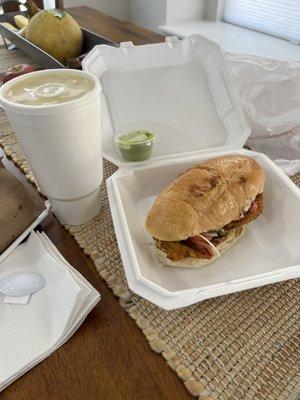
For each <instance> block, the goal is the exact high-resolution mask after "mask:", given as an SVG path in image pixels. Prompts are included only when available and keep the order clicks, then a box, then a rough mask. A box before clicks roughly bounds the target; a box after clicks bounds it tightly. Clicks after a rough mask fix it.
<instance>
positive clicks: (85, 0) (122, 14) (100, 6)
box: [64, 0, 129, 20]
mask: <svg viewBox="0 0 300 400" xmlns="http://www.w3.org/2000/svg"><path fill="white" fill-rule="evenodd" d="M76 6H87V7H91V8H95V9H96V10H100V11H103V12H105V13H107V14H110V15H112V16H113V17H116V18H120V19H125V20H129V0H64V7H65V8H67V7H76Z"/></svg>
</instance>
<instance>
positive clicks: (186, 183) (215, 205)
mask: <svg viewBox="0 0 300 400" xmlns="http://www.w3.org/2000/svg"><path fill="white" fill-rule="evenodd" d="M264 182H265V174H264V171H263V169H262V168H261V167H260V165H259V164H258V163H257V162H256V161H255V160H254V159H252V158H250V157H246V156H240V155H226V156H222V157H217V158H211V159H208V160H206V161H204V162H202V163H199V164H197V165H195V166H193V167H192V168H190V169H189V170H187V171H186V172H184V173H183V174H182V175H180V176H178V177H177V178H176V179H175V180H174V181H173V182H171V183H170V184H169V185H168V186H167V187H166V188H165V189H164V190H163V192H162V193H161V194H160V195H159V196H158V198H157V199H156V201H155V202H154V204H153V206H152V208H151V210H150V212H149V214H148V216H147V219H146V229H147V230H148V232H149V233H150V234H151V235H152V237H153V238H155V239H156V240H155V244H156V247H158V249H157V250H158V254H159V257H160V259H162V260H163V262H164V264H167V265H177V266H194V267H195V266H200V265H206V264H208V263H210V262H213V261H214V260H215V259H216V258H218V257H219V256H220V255H221V254H222V253H223V252H224V251H226V250H227V249H228V248H230V247H231V246H232V245H233V244H234V243H235V242H236V241H237V240H238V239H239V237H240V236H241V235H242V233H243V232H244V228H245V225H246V223H248V222H249V221H250V220H252V219H254V218H252V217H251V218H249V215H248V214H249V211H248V210H249V209H250V208H252V205H253V204H254V202H255V201H256V199H258V198H259V195H261V194H262V193H263V188H264ZM259 206H261V207H260V209H259V212H261V208H262V198H261V202H260V203H259ZM256 208H257V207H256ZM250 211H251V209H250ZM245 213H246V216H247V215H248V218H246V219H245V220H246V222H245V223H242V222H243V218H244V216H245ZM258 215H259V214H258ZM258 215H257V216H258ZM257 216H255V218H256V217H257ZM239 220H241V222H239V223H238V224H236V223H234V224H232V222H233V221H239ZM230 224H231V225H232V228H230V229H229V228H228V229H226V235H225V236H226V237H224V238H223V239H222V241H221V243H217V244H216V245H215V247H216V248H217V249H218V251H219V254H215V252H214V254H213V257H210V258H209V259H208V258H203V257H201V256H200V257H197V256H196V255H195V254H193V256H192V257H189V256H185V257H182V258H181V259H180V260H175V259H173V260H172V259H170V258H169V257H168V255H167V253H166V251H165V248H166V247H167V246H166V242H170V243H175V242H179V243H180V245H181V244H182V245H184V246H186V245H188V246H189V244H187V243H186V242H185V241H187V240H189V238H193V237H196V236H197V235H200V236H201V235H203V234H206V233H210V232H218V231H219V230H224V227H225V228H226V227H230ZM162 243H163V244H164V245H163V246H160V245H159V244H162ZM173 247H174V246H173ZM183 253H184V252H183ZM190 253H193V252H192V251H191V252H190ZM173 258H174V257H173Z"/></svg>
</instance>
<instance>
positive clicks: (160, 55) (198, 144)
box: [83, 36, 250, 167]
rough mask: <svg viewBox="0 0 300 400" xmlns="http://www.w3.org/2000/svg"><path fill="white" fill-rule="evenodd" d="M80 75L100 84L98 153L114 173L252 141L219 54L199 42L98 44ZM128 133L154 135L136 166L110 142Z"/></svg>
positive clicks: (171, 40) (213, 46)
mask: <svg viewBox="0 0 300 400" xmlns="http://www.w3.org/2000/svg"><path fill="white" fill-rule="evenodd" d="M83 69H84V70H85V71H88V72H90V73H92V74H94V75H96V76H97V77H98V78H99V80H100V84H101V86H102V92H101V96H102V110H101V113H102V127H103V152H104V156H105V157H106V158H107V159H109V160H110V161H112V162H113V163H115V164H116V165H118V166H126V167H131V166H132V167H136V166H137V164H149V163H155V162H156V161H162V160H164V159H173V158H174V159H180V158H186V157H188V156H193V157H194V156H195V155H197V154H203V153H214V152H217V151H224V150H226V151H227V150H228V151H231V150H232V151H234V150H238V149H239V148H241V147H242V146H243V145H244V143H245V141H246V140H247V138H248V137H249V135H250V128H249V127H248V125H247V123H246V121H245V117H244V114H243V111H242V107H241V101H240V99H239V96H238V91H237V88H236V87H235V85H234V83H233V81H232V78H231V75H230V72H229V70H228V68H227V65H226V60H225V57H224V54H223V52H222V50H221V48H220V47H219V45H218V44H216V43H214V42H212V41H210V40H208V39H206V38H203V37H201V36H191V37H189V38H186V39H183V40H179V39H178V38H176V37H171V38H166V41H165V42H164V43H157V44H149V45H142V46H134V45H133V44H132V43H131V42H126V43H121V45H120V47H119V48H116V47H111V46H107V45H98V46H95V47H94V48H93V50H92V51H91V52H90V53H89V54H88V55H87V57H86V58H85V59H84V60H83ZM133 130H147V131H151V132H154V133H155V134H156V141H155V145H154V149H153V155H152V157H151V158H150V159H149V160H147V161H144V162H142V163H134V165H132V164H131V163H130V162H126V161H124V160H123V159H122V156H121V154H120V153H119V150H118V148H117V146H116V145H115V143H114V137H115V135H117V134H118V133H120V132H129V131H133Z"/></svg>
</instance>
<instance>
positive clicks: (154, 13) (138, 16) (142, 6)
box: [129, 0, 185, 31]
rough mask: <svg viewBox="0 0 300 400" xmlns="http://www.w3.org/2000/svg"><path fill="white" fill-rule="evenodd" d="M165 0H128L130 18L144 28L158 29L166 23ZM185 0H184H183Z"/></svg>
mask: <svg viewBox="0 0 300 400" xmlns="http://www.w3.org/2000/svg"><path fill="white" fill-rule="evenodd" d="M166 1H167V0H129V15H130V20H131V21H132V22H133V23H134V24H136V25H140V26H143V27H144V28H148V29H151V30H153V31H158V29H157V27H158V26H159V25H165V24H166V11H167V2H166ZM183 1H185V0H183Z"/></svg>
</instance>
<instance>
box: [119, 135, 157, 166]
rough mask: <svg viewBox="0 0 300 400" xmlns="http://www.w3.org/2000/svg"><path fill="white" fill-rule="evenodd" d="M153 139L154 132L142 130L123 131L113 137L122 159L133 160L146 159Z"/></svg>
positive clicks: (150, 150) (149, 154) (150, 151)
mask: <svg viewBox="0 0 300 400" xmlns="http://www.w3.org/2000/svg"><path fill="white" fill-rule="evenodd" d="M154 141H155V134H154V133H153V132H149V131H144V130H136V131H131V132H128V133H123V134H121V135H119V136H118V137H117V138H116V139H115V142H116V143H117V145H118V147H119V150H120V152H121V154H122V157H123V158H124V160H126V161H133V162H138V161H145V160H148V158H150V156H151V154H152V149H153V143H154Z"/></svg>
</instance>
